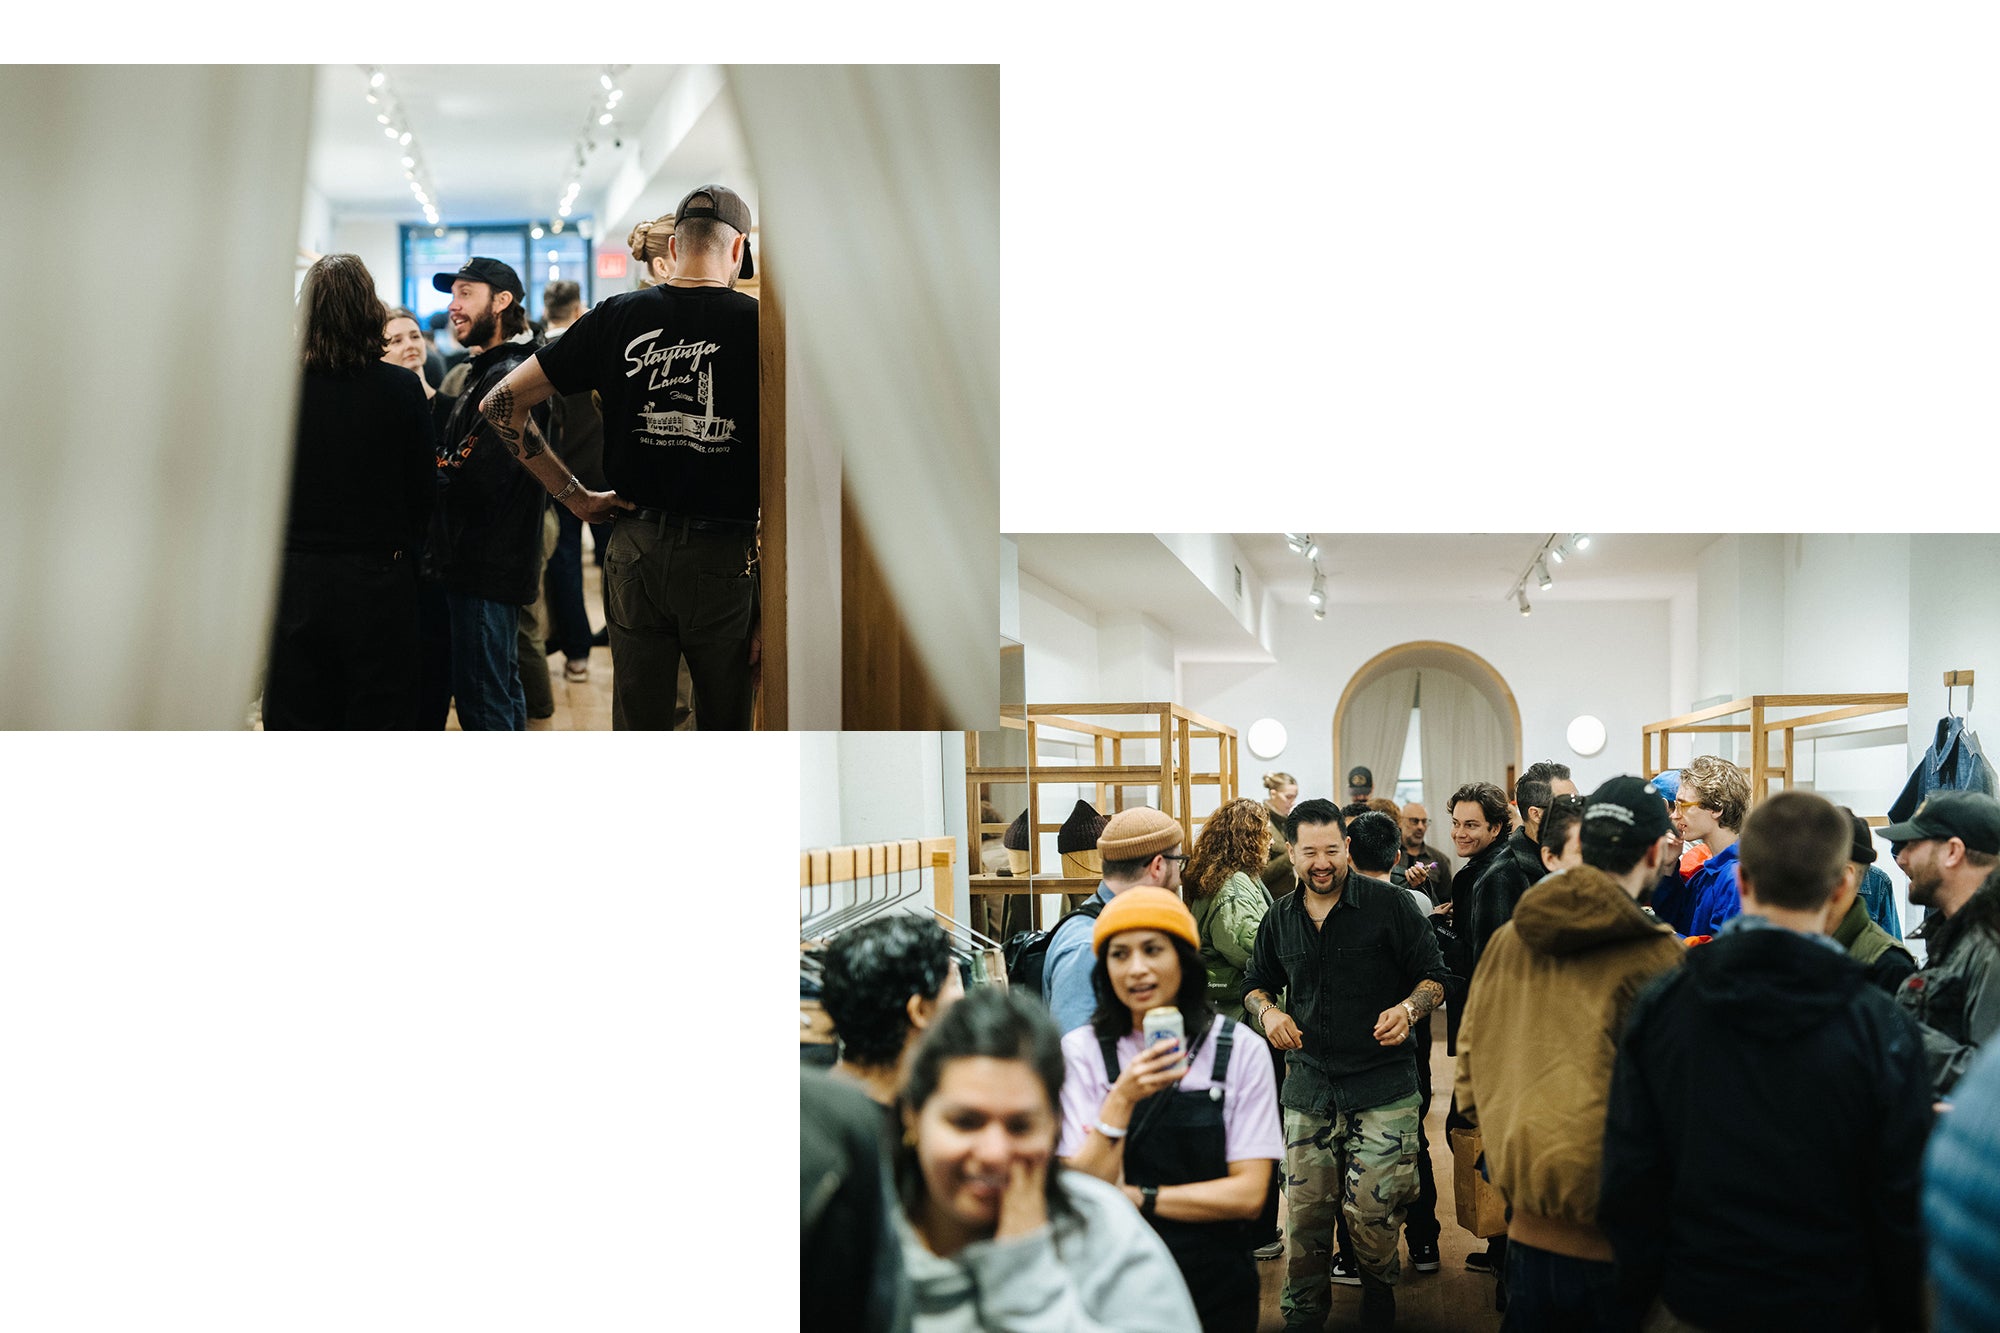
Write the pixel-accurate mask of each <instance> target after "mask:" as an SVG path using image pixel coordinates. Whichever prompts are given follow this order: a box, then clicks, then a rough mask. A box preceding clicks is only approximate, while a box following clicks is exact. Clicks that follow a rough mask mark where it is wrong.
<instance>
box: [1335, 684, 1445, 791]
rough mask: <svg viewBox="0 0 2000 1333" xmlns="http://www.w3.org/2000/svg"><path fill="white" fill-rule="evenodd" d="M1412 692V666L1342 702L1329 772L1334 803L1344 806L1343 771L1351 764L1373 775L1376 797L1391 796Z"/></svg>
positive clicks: (1414, 689)
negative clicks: (1336, 757) (1336, 761)
mask: <svg viewBox="0 0 2000 1333" xmlns="http://www.w3.org/2000/svg"><path fill="white" fill-rule="evenodd" d="M1426 683H1428V682H1426ZM1416 695H1417V673H1416V672H1415V671H1414V670H1403V671H1391V672H1390V673H1389V674H1388V675H1386V676H1384V677H1382V679H1380V680H1378V681H1375V682H1374V683H1373V684H1371V685H1368V686H1365V687H1364V688H1362V689H1361V690H1360V691H1358V692H1357V693H1356V694H1355V696H1354V697H1353V698H1352V699H1349V700H1348V701H1347V711H1346V712H1345V713H1343V714H1341V719H1340V772H1338V773H1335V774H1334V775H1333V787H1334V795H1333V798H1332V799H1333V803H1334V804H1335V805H1346V804H1347V774H1348V773H1349V771H1351V770H1352V769H1353V768H1354V767H1355V766H1356V765H1359V766H1361V767H1363V768H1365V769H1367V770H1368V771H1369V772H1370V773H1373V774H1374V775H1375V794H1376V795H1377V796H1387V797H1389V798H1390V799H1392V800H1393V799H1394V798H1395V794H1396V771H1397V770H1398V769H1399V768H1401V767H1402V765H1403V746H1404V745H1405V744H1407V743H1408V741H1409V739H1410V707H1411V705H1412V704H1414V703H1415V702H1416Z"/></svg>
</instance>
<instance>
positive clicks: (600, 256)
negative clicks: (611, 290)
mask: <svg viewBox="0 0 2000 1333" xmlns="http://www.w3.org/2000/svg"><path fill="white" fill-rule="evenodd" d="M597 276H598V277H600V278H622V277H624V276H625V252H624V251H622V250H599V251H598V252H597Z"/></svg>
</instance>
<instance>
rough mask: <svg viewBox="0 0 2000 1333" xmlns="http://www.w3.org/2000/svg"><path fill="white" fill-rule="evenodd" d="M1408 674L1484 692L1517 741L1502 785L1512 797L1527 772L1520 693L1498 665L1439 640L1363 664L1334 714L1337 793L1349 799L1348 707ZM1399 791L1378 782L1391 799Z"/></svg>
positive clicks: (1388, 783) (1402, 646) (1391, 784)
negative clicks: (1435, 676)
mask: <svg viewBox="0 0 2000 1333" xmlns="http://www.w3.org/2000/svg"><path fill="white" fill-rule="evenodd" d="M1406 670H1417V671H1440V672H1444V673H1445V674H1447V675H1452V676H1456V677H1458V678H1459V679H1460V680H1462V681H1464V682H1465V683H1466V684H1468V685H1470V686H1471V687H1472V688H1473V689H1474V690H1476V691H1478V693H1479V695H1480V697H1482V698H1483V699H1485V700H1486V702H1487V703H1488V704H1490V705H1491V706H1492V708H1493V712H1494V715H1495V716H1497V717H1498V718H1499V719H1500V726H1501V729H1502V731H1503V733H1504V734H1505V735H1506V736H1508V737H1509V738H1511V745H1510V746H1509V748H1508V754H1509V756H1510V758H1509V760H1508V768H1507V773H1506V776H1505V781H1504V782H1503V783H1502V785H1503V786H1504V787H1505V788H1506V790H1507V792H1508V794H1509V795H1512V793H1513V789H1514V778H1515V776H1516V775H1517V774H1519V772H1520V771H1521V708H1520V705H1519V704H1517V703H1515V701H1514V691H1513V690H1512V689H1510V688H1508V685H1507V681H1506V678H1505V677H1503V676H1502V675H1501V674H1500V673H1499V672H1498V671H1497V670H1495V669H1494V667H1493V664H1492V663H1491V662H1488V661H1487V660H1486V659H1485V658H1483V657H1481V656H1480V655H1479V654H1478V653H1475V652H1473V651H1472V650H1471V649H1469V648H1461V647H1459V646H1458V645H1457V644H1455V643H1445V642H1443V641H1441V640H1437V639H1418V640H1414V641H1412V642H1410V643H1399V644H1397V645H1396V646H1395V647H1393V648H1387V649H1384V650H1383V651H1381V652H1379V653H1377V654H1375V656H1373V657H1371V658H1369V659H1368V660H1367V661H1366V662H1364V663H1362V665H1361V669H1360V670H1358V671H1356V672H1355V673H1354V675H1353V677H1352V678H1351V679H1350V680H1349V681H1348V682H1347V688H1346V689H1344V690H1342V691H1341V692H1340V702H1339V703H1338V704H1336V705H1334V710H1333V738H1332V739H1333V780H1334V785H1335V787H1336V789H1337V790H1338V791H1339V792H1341V793H1342V794H1343V797H1344V793H1345V791H1346V788H1345V786H1344V785H1343V784H1344V782H1345V779H1346V777H1347V764H1346V760H1345V758H1344V757H1343V756H1342V755H1341V752H1340V737H1341V725H1342V723H1343V722H1344V721H1345V720H1346V717H1347V708H1348V705H1349V704H1350V703H1352V702H1353V700H1354V697H1355V696H1356V695H1357V694H1359V693H1361V691H1363V690H1365V689H1367V688H1368V687H1369V686H1370V685H1373V684H1374V683H1375V682H1377V681H1379V680H1381V679H1382V678H1383V677H1385V676H1387V675H1389V674H1390V673H1391V672H1396V671H1406ZM1394 787H1395V779H1394V777H1393V776H1391V777H1389V778H1388V779H1387V780H1386V781H1384V780H1383V778H1382V777H1380V776H1378V777H1377V778H1376V791H1377V792H1378V794H1386V793H1387V791H1389V790H1393V789H1394Z"/></svg>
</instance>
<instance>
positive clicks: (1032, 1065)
mask: <svg viewBox="0 0 2000 1333" xmlns="http://www.w3.org/2000/svg"><path fill="white" fill-rule="evenodd" d="M977 1056H986V1057H989V1058H991V1059H994V1060H1019V1061H1020V1062H1021V1063H1023V1064H1025V1065H1027V1066H1028V1068H1029V1069H1031V1070H1033V1071H1034V1074H1035V1077H1037V1078H1039V1079H1040V1080H1041V1081H1042V1088H1043V1090H1044V1091H1046V1092H1047V1093H1048V1096H1049V1114H1050V1115H1051V1116H1053V1117H1054V1119H1055V1123H1056V1137H1057V1141H1058V1142H1060V1141H1061V1137H1062V1085H1063V1051H1062V1033H1060V1032H1058V1031H1056V1025H1055V1020H1054V1019H1052V1018H1050V1017H1049V1011H1048V1008H1047V1007H1046V1006H1045V1005H1043V1004H1042V1002H1041V1001H1040V1000H1039V999H1036V998H1035V997H1034V996H1031V995H1029V994H1028V993H1027V992H1026V991H1012V990H1007V989H1003V988H1002V987H999V986H980V987H976V988H975V989H973V990H972V991H971V992H970V993H969V994H968V995H966V997H965V998H964V999H962V1000H960V1001H959V1002H958V1003H957V1004H954V1005H953V1006H951V1008H949V1009H947V1010H945V1011H944V1016H943V1017H942V1018H940V1019H938V1021H937V1022H935V1023H933V1024H932V1025H931V1028H930V1031H928V1032H926V1033H925V1034H924V1038H923V1040H922V1041H920V1042H918V1043H917V1049H916V1052H915V1054H913V1055H912V1056H911V1057H910V1078H909V1081H908V1082H907V1083H905V1084H904V1085H903V1099H902V1100H903V1105H904V1106H906V1107H908V1108H909V1110H910V1111H911V1112H912V1113H915V1114H922V1112H923V1109H924V1103H926V1102H928V1101H929V1100H930V1099H931V1095H932V1094H933V1093H935V1092H936V1091H937V1090H938V1084H939V1083H941V1082H943V1081H944V1067H945V1066H946V1065H948V1064H950V1063H951V1062H952V1061H953V1060H964V1059H970V1058H973V1057H977ZM1061 1175H1062V1164H1061V1162H1060V1161H1059V1160H1057V1158H1056V1157H1055V1154H1054V1152H1053V1150H1052V1151H1051V1152H1050V1155H1049V1171H1048V1201H1049V1217H1050V1218H1051V1219H1054V1218H1057V1217H1063V1218H1075V1217H1077V1216H1079V1214H1078V1213H1077V1211H1076V1206H1075V1205H1074V1204H1072V1203H1071V1202H1070V1199H1069V1195H1068V1194H1067V1193H1065V1192H1064V1190H1063V1187H1062V1182H1061V1180H1060V1176H1061ZM896 1193H897V1195H898V1196H899V1197H900V1198H901V1199H902V1203H903V1212H904V1213H905V1214H906V1215H907V1216H908V1217H909V1218H910V1220H911V1221H912V1222H914V1221H916V1220H917V1219H918V1218H919V1217H921V1216H922V1215H923V1201H924V1172H923V1167H922V1166H921V1165H920V1164H919V1163H918V1161H917V1147H916V1144H915V1143H913V1142H912V1141H911V1138H910V1136H908V1135H905V1136H904V1139H903V1142H902V1143H901V1144H900V1145H898V1147H897V1149H896Z"/></svg>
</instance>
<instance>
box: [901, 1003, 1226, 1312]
mask: <svg viewBox="0 0 2000 1333" xmlns="http://www.w3.org/2000/svg"><path fill="white" fill-rule="evenodd" d="M1086 1035H1087V1033H1086ZM1062 1092H1063V1046H1062V1040H1061V1037H1060V1035H1059V1034H1058V1033H1057V1032H1056V1026H1055V1023H1054V1022H1053V1021H1052V1020H1051V1019H1050V1018H1049V1011H1048V1009H1047V1008H1045V1007H1044V1006H1043V1004H1042V1002H1041V1001H1040V1000H1038V999H1036V998H1035V997H1033V996H1031V995H1028V994H1026V993H1024V992H1019V991H1009V990H1006V989H1004V988H1001V987H997V986H996V987H991V988H988V987H981V988H979V989H977V990H974V991H973V992H972V993H971V994H970V995H968V996H966V997H965V998H964V999H963V1000H961V1001H959V1002H958V1003H957V1004H955V1005H953V1006H952V1007H951V1009H950V1011H949V1012H947V1013H946V1014H945V1015H944V1016H943V1017H942V1018H940V1019H939V1020H938V1021H937V1023H936V1024H935V1025H933V1026H932V1028H931V1030H930V1031H929V1032H928V1033H926V1034H925V1036H924V1039H923V1041H922V1042H921V1043H919V1045H918V1046H917V1049H916V1052H915V1054H914V1055H913V1056H912V1057H911V1060H910V1078H909V1083H908V1085H907V1087H906V1088H905V1089H904V1092H903V1102H904V1109H903V1139H902V1144H901V1146H900V1148H899V1150H898V1152H897V1158H896V1190H897V1194H898V1196H899V1198H900V1200H901V1203H902V1209H901V1215H900V1216H899V1217H898V1218H897V1230H898V1233H899V1234H900V1236H901V1238H902V1244H903V1267H904V1271H905V1272H906V1273H907V1275H908V1277H909V1279H910V1283H911V1285H912V1287H913V1288H914V1289H915V1293H916V1309H917V1314H916V1319H915V1323H914V1325H913V1328H914V1333H1003V1331H1004V1333H1028V1331H1033V1333H1100V1331H1101V1333H1114V1331H1122V1330H1129V1331H1130V1333H1193V1330H1194V1329H1196V1328H1197V1327H1198V1324H1197V1321H1196V1319H1195V1313H1194V1309H1193V1307H1192V1306H1191V1305H1190V1304H1189V1302H1188V1293H1187V1289H1186V1287H1185V1286H1183V1285H1182V1282H1181V1276H1180V1274H1179V1273H1178V1272H1177V1271H1175V1268H1174V1262H1173V1259H1172V1258H1171V1257H1170V1256H1169V1255H1168V1253H1167V1250H1166V1247H1165V1246H1163V1245H1162V1244H1161V1243H1160V1240H1159V1237H1157V1236H1155V1235H1154V1234H1153V1233H1152V1232H1151V1231H1150V1230H1149V1229H1148V1228H1147V1226H1146V1223H1145V1222H1144V1221H1143V1220H1141V1218H1140V1216H1139V1213H1138V1210H1137V1209H1135V1208H1134V1207H1133V1206H1132V1205H1131V1204H1130V1203H1128V1202H1126V1200H1125V1199H1124V1197H1123V1196H1122V1195H1121V1194H1120V1193H1119V1191H1118V1189H1117V1187H1116V1186H1114V1185H1109V1184H1106V1183H1105V1182H1104V1181H1102V1180H1096V1179H1092V1178H1091V1177H1090V1176H1087V1175H1085V1174H1083V1173H1082V1172H1080V1171H1072V1170H1069V1169H1068V1168H1066V1167H1065V1166H1063V1165H1062V1164H1061V1163H1060V1162H1058V1161H1057V1160H1056V1159H1055V1147H1056V1133H1057V1130H1058V1128H1059V1127H1060V1126H1061V1123H1062V1113H1061V1106H1062Z"/></svg>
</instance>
